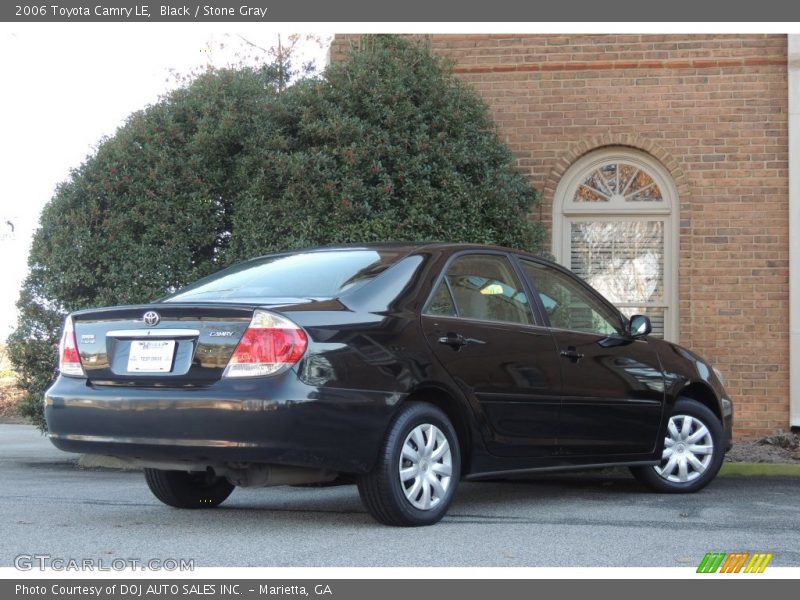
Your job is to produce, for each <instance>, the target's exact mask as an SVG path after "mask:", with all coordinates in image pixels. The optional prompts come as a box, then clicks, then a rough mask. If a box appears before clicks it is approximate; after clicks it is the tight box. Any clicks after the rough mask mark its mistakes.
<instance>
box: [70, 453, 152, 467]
mask: <svg viewBox="0 0 800 600" xmlns="http://www.w3.org/2000/svg"><path fill="white" fill-rule="evenodd" d="M78 466H79V467H80V468H81V469H114V470H117V471H141V468H139V467H135V466H133V465H131V464H130V463H129V462H126V461H124V460H122V459H119V458H115V457H113V456H101V455H99V454H81V456H80V458H79V459H78Z"/></svg>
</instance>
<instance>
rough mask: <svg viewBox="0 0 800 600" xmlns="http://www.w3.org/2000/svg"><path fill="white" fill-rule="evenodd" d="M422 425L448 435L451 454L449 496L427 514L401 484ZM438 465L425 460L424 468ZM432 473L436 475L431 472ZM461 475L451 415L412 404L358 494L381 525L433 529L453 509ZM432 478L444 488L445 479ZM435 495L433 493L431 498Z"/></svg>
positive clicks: (360, 481)
mask: <svg viewBox="0 0 800 600" xmlns="http://www.w3.org/2000/svg"><path fill="white" fill-rule="evenodd" d="M420 425H434V426H435V427H436V428H437V429H438V430H439V432H440V433H441V434H443V435H444V438H445V439H446V440H447V445H448V446H449V450H450V455H449V459H450V460H449V462H450V464H449V466H450V469H451V473H450V476H449V480H448V481H447V482H446V483H447V486H446V488H445V493H444V495H443V496H442V497H441V498H437V499H436V500H435V505H433V506H431V507H430V508H428V509H425V510H423V509H420V508H417V507H415V506H414V505H413V504H412V502H411V500H409V499H408V498H407V497H406V492H405V487H404V484H402V483H401V481H400V468H401V463H400V459H401V456H402V452H403V446H404V444H405V443H406V440H407V438H408V437H409V436H410V434H411V432H412V431H414V430H415V429H416V428H417V427H418V426H420ZM437 435H438V434H437ZM427 439H429V438H426V441H427ZM412 443H413V442H412ZM437 444H438V443H437ZM440 447H441V448H444V444H441V446H439V445H437V446H436V448H440ZM434 452H435V451H434ZM439 460H444V459H439ZM437 462H438V461H437V460H433V462H432V461H431V460H428V459H423V460H422V463H423V464H424V465H431V464H436V463H437ZM431 473H433V472H432V471H431ZM460 475H461V452H460V450H459V446H458V436H457V435H456V432H455V429H454V428H453V425H452V424H451V423H450V420H449V419H448V418H447V415H445V414H444V413H443V412H442V411H441V410H440V409H438V408H437V407H436V406H434V405H432V404H428V403H427V402H409V403H407V404H405V405H403V406H401V407H400V409H399V410H398V413H397V415H396V417H395V419H394V421H393V422H392V424H391V426H390V427H389V430H388V432H387V434H386V438H385V439H384V443H383V446H382V448H381V452H380V455H379V456H378V461H377V463H376V464H375V467H374V468H373V470H372V471H371V472H369V473H367V474H366V475H362V476H360V477H359V478H358V493H359V495H360V496H361V501H362V502H363V503H364V506H365V507H366V509H367V510H368V511H369V513H370V514H371V515H372V516H373V517H375V519H376V520H377V521H379V522H380V523H383V524H385V525H393V526H397V527H418V526H421V525H433V524H434V523H436V522H438V521H439V520H440V519H441V518H442V517H443V516H444V515H445V513H446V512H447V509H448V508H449V507H450V503H451V502H452V500H453V496H454V494H455V491H456V487H457V486H458V481H459V478H460ZM429 476H432V477H436V478H437V480H438V481H439V483H440V484H441V483H442V482H443V477H441V476H440V475H438V474H435V473H433V474H432V475H429ZM423 477H424V476H423ZM408 487H409V488H411V487H412V486H411V484H408ZM443 487H444V486H443ZM429 489H431V488H429ZM433 493H434V492H433V491H431V495H433Z"/></svg>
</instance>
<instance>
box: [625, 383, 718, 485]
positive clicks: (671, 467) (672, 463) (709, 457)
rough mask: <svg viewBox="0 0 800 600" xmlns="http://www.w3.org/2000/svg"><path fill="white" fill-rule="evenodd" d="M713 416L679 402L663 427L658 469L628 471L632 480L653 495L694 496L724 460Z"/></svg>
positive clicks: (704, 409) (699, 406)
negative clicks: (689, 494)
mask: <svg viewBox="0 0 800 600" xmlns="http://www.w3.org/2000/svg"><path fill="white" fill-rule="evenodd" d="M724 438H725V432H724V431H723V429H722V424H721V423H720V421H719V419H718V418H717V416H716V415H715V414H714V413H713V412H711V411H710V410H709V409H708V407H706V406H704V405H702V404H700V403H699V402H697V401H696V400H690V399H689V398H679V399H678V401H677V402H676V403H675V407H674V409H673V411H672V415H671V416H670V419H669V423H668V425H667V435H666V437H665V440H664V451H663V452H662V454H661V462H660V463H659V464H658V465H654V466H647V467H632V468H631V472H632V473H633V475H634V477H636V479H638V480H639V481H640V482H642V483H643V484H645V485H646V486H648V487H649V488H651V489H653V490H655V491H657V492H667V493H687V492H696V491H698V490H701V489H703V488H704V487H705V486H707V485H708V484H709V483H710V482H711V480H712V479H714V477H716V476H717V473H718V472H719V469H720V467H721V466H722V460H723V458H724V456H725V440H724Z"/></svg>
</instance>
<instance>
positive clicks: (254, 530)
mask: <svg viewBox="0 0 800 600" xmlns="http://www.w3.org/2000/svg"><path fill="white" fill-rule="evenodd" d="M0 482H2V485H0V524H2V525H0V566H9V565H11V564H12V562H13V557H14V556H16V555H18V554H23V553H24V554H34V553H46V554H50V555H51V556H54V557H63V558H84V557H89V558H101V559H103V560H104V561H110V560H111V559H113V558H137V559H151V558H162V559H163V558H167V557H171V558H193V559H195V564H196V566H694V565H696V564H697V563H698V562H699V561H700V559H701V558H702V556H703V555H704V554H705V553H706V552H709V551H721V552H730V551H737V550H750V551H754V550H755V551H769V552H774V553H775V558H774V560H773V563H772V564H773V565H780V566H798V565H800V501H798V497H799V496H800V478H795V479H789V478H749V479H744V478H735V477H725V478H719V479H717V480H716V481H715V482H714V483H712V484H711V486H710V487H709V488H707V489H706V490H705V491H703V492H701V493H699V494H694V495H688V496H679V495H676V496H667V495H657V494H650V493H646V492H644V491H643V490H642V488H640V487H639V486H638V484H636V483H635V482H634V481H633V480H632V479H630V478H628V477H619V476H618V477H612V478H603V477H597V476H586V475H570V476H563V475H562V476H558V477H548V478H545V477H540V478H535V479H528V480H525V481H516V482H500V483H469V484H462V486H461V487H460V489H459V493H458V496H457V499H456V501H455V504H454V505H453V506H452V507H451V509H450V513H449V515H448V516H447V517H446V518H445V519H444V520H443V521H442V522H441V523H440V524H439V525H437V526H435V527H433V528H421V529H394V528H389V527H384V526H381V525H378V524H376V523H375V522H373V521H372V519H371V518H370V517H369V516H368V515H367V514H366V513H365V511H364V509H363V508H362V507H361V504H360V502H359V499H358V493H357V492H356V489H355V487H354V486H340V487H333V488H322V489H319V488H317V489H309V488H268V489H255V490H236V491H235V492H234V493H233V495H232V496H231V498H230V499H229V500H228V501H227V502H226V503H225V504H224V505H223V506H222V507H221V508H219V509H216V510H210V511H180V510H175V509H170V508H168V507H166V506H163V505H161V504H160V503H159V502H158V501H157V500H155V498H153V497H152V496H151V495H150V492H149V491H148V489H147V487H146V486H145V483H144V480H143V477H142V475H141V473H136V472H119V471H100V470H82V469H79V468H77V466H76V465H75V457H74V456H73V455H69V454H65V453H62V452H59V451H58V450H56V449H55V448H53V447H52V446H51V445H50V443H49V442H48V441H47V439H46V438H43V437H42V436H41V435H40V434H39V433H38V432H36V431H35V430H34V429H33V428H32V427H30V426H26V425H0Z"/></svg>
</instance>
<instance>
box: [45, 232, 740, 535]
mask: <svg viewBox="0 0 800 600" xmlns="http://www.w3.org/2000/svg"><path fill="white" fill-rule="evenodd" d="M650 333H651V324H650V321H649V319H648V318H647V317H646V316H643V315H634V316H632V317H631V318H630V319H628V318H626V317H625V316H623V315H622V314H621V313H620V311H619V310H617V309H616V308H615V307H614V306H613V305H612V304H611V303H609V302H608V301H607V300H605V299H604V298H603V297H602V296H600V295H599V294H598V293H597V292H596V291H595V290H593V289H592V288H591V287H589V286H588V285H587V284H586V283H584V282H583V281H582V280H581V279H579V278H578V277H576V276H574V275H573V274H572V273H570V272H569V271H567V270H566V269H564V268H562V267H560V266H558V265H555V264H553V263H551V262H548V261H546V260H543V259H541V258H537V257H535V256H531V255H529V254H526V253H524V252H520V251H515V250H510V249H505V248H497V247H489V246H478V245H465V244H438V243H437V244H382V245H364V246H358V247H355V246H348V247H339V248H320V249H311V250H301V251H296V252H288V253H284V254H275V255H270V256H264V257H261V258H256V259H253V260H249V261H246V262H243V263H240V264H237V265H235V266H232V267H230V268H227V269H224V270H222V271H220V272H218V273H216V274H214V275H211V276H209V277H207V278H205V279H202V280H200V281H198V282H196V283H194V284H192V285H188V286H186V287H185V288H183V289H181V290H179V291H178V292H177V293H174V294H172V295H171V296H168V297H166V298H162V299H160V300H157V301H155V302H153V303H151V304H148V305H142V306H117V307H110V308H99V309H96V310H83V311H79V312H75V313H72V314H71V315H69V316H68V317H67V319H66V323H65V326H64V332H63V336H62V341H61V347H60V374H59V377H58V378H57V380H56V381H55V383H54V384H53V385H52V387H51V388H50V389H49V390H48V391H47V392H46V395H45V417H46V419H47V424H48V430H49V435H50V439H51V440H52V442H53V443H54V444H55V445H56V446H57V447H59V448H61V449H63V450H66V451H70V452H90V453H94V454H101V455H110V456H116V457H121V458H123V459H125V460H128V461H130V462H131V463H134V464H138V465H140V466H142V467H144V469H145V471H144V472H145V478H146V481H147V483H148V485H149V487H150V489H151V490H152V492H153V494H154V495H155V496H156V497H157V498H158V499H159V500H161V501H162V502H164V503H166V504H168V505H171V506H175V507H180V508H205V507H212V506H216V505H219V504H220V503H221V502H223V501H224V500H225V499H226V498H227V497H228V496H229V495H230V493H231V492H232V491H233V489H234V487H236V486H269V485H281V484H300V483H315V482H326V481H332V480H333V479H335V478H337V477H338V476H340V475H346V476H348V477H351V478H355V480H356V481H357V483H358V490H359V493H360V495H361V498H362V500H363V502H364V505H365V506H366V508H367V509H368V510H369V512H370V513H371V514H372V515H373V516H374V517H375V518H376V519H377V520H378V521H380V522H382V523H386V524H390V525H428V524H432V523H435V522H437V521H438V520H439V519H441V518H442V516H443V515H444V514H445V512H446V511H447V509H448V506H449V505H450V503H451V501H452V499H453V495H454V493H455V490H456V486H457V484H458V482H459V480H461V479H469V480H476V479H481V478H490V477H491V478H496V477H499V476H504V475H512V474H514V475H516V474H521V473H527V472H536V471H544V470H547V471H552V470H558V469H575V468H588V467H600V466H608V465H626V466H629V467H630V468H631V470H632V471H633V473H634V475H635V476H636V477H637V478H638V479H639V480H640V481H641V482H642V483H644V484H645V485H647V486H649V487H650V488H652V489H654V490H657V491H660V492H694V491H697V490H699V489H701V488H703V487H704V486H705V485H707V484H708V483H709V482H710V481H711V480H712V479H713V478H714V476H715V475H716V474H717V471H718V470H719V468H720V465H721V464H722V460H723V458H724V454H725V451H726V449H727V448H728V446H729V441H730V434H731V428H732V424H733V407H732V404H731V401H730V399H729V397H728V395H727V394H726V392H725V389H724V387H723V384H722V381H721V377H720V376H719V374H718V373H717V372H716V370H715V369H714V368H713V367H712V366H711V365H709V363H708V362H706V361H705V360H704V359H702V358H701V357H699V356H697V355H696V354H693V353H692V352H690V351H688V350H686V349H684V348H682V347H680V346H678V345H676V344H673V343H669V342H666V341H663V340H659V339H656V338H655V337H654V336H652V335H650Z"/></svg>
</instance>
